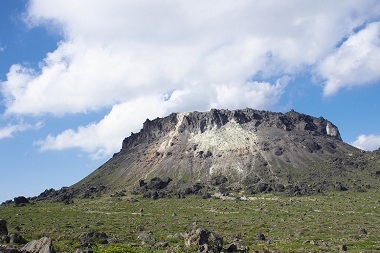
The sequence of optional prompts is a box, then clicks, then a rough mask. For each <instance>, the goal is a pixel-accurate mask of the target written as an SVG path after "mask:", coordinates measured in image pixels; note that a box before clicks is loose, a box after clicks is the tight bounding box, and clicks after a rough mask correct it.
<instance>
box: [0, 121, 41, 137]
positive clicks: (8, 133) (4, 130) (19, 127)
mask: <svg viewBox="0 0 380 253" xmlns="http://www.w3.org/2000/svg"><path fill="white" fill-rule="evenodd" d="M42 125H43V124H42V122H38V123H36V124H34V125H31V124H25V123H23V122H20V123H18V124H13V125H12V124H9V125H7V126H4V127H1V128H0V140H1V139H4V138H10V137H13V136H14V135H15V134H16V133H19V132H24V131H27V130H32V129H34V130H36V129H39V128H41V127H42Z"/></svg>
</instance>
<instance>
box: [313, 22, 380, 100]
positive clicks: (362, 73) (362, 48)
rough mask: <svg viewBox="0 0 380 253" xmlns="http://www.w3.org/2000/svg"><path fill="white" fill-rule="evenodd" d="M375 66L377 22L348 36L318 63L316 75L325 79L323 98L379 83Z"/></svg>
mask: <svg viewBox="0 0 380 253" xmlns="http://www.w3.org/2000/svg"><path fill="white" fill-rule="evenodd" d="M379 66H380V22H375V23H371V24H369V25H368V26H367V27H365V28H364V29H363V30H361V31H359V32H358V33H356V34H353V35H351V36H350V37H349V38H348V39H347V40H346V41H345V42H344V43H343V44H342V45H341V46H340V47H339V48H338V49H337V50H336V51H335V52H333V53H332V54H331V55H329V56H328V57H327V58H326V59H324V60H323V61H322V62H321V64H320V66H319V70H318V71H319V74H320V75H321V76H322V77H323V78H325V79H326V84H325V85H324V91H323V92H324V95H325V96H329V95H333V94H335V93H336V92H338V90H340V89H342V88H345V87H348V88H350V87H353V86H360V85H366V84H369V83H371V82H374V81H377V80H380V71H379Z"/></svg>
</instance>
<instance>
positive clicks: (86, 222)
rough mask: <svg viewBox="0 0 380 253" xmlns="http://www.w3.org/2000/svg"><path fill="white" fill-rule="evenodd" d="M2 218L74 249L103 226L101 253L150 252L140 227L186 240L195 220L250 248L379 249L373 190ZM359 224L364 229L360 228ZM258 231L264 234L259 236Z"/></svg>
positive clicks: (32, 208)
mask: <svg viewBox="0 0 380 253" xmlns="http://www.w3.org/2000/svg"><path fill="white" fill-rule="evenodd" d="M0 219H5V220H6V221H7V223H8V230H9V233H18V234H20V235H22V236H23V237H24V238H26V239H27V240H32V239H39V238H41V237H42V236H49V237H51V238H53V239H54V246H55V248H56V251H58V252H74V251H75V249H76V248H78V247H80V243H79V241H78V237H79V236H80V235H81V234H84V233H86V232H90V231H101V232H105V233H106V234H107V235H108V236H109V237H110V238H109V241H110V242H111V243H112V245H114V246H112V247H111V248H108V250H107V248H103V246H99V247H98V248H96V250H95V251H99V252H117V251H121V252H151V251H152V250H146V249H143V248H140V247H136V246H135V245H139V244H140V242H139V240H138V239H137V236H138V235H139V233H141V230H145V231H151V232H152V237H153V238H154V239H155V240H156V241H157V242H167V243H168V246H167V248H172V247H174V246H176V245H183V239H182V238H181V237H180V236H178V235H179V233H182V232H185V231H189V230H190V229H191V227H192V224H193V223H194V222H197V224H198V225H199V226H201V227H203V228H206V229H207V230H210V231H212V232H214V233H216V234H219V235H221V236H222V237H223V238H224V242H225V244H226V243H228V242H232V241H233V238H235V237H240V238H242V240H243V242H242V244H243V245H245V246H249V248H250V249H251V251H253V250H264V249H266V250H269V251H271V252H276V251H279V252H339V247H341V246H342V245H346V246H347V248H348V252H380V233H379V232H380V230H379V229H380V192H379V191H377V190H369V191H367V192H361V193H360V192H351V191H346V192H335V193H328V194H325V195H318V196H305V197H284V196H276V195H270V194H266V195H256V198H255V199H253V200H249V201H233V200H225V201H224V200H220V199H208V200H204V199H200V198H198V197H197V196H190V197H187V198H184V199H159V200H151V199H143V198H139V197H127V196H126V197H120V198H116V197H112V198H111V197H108V196H104V197H101V198H94V199H74V204H70V205H64V204H62V203H49V202H38V203H35V204H32V205H27V206H24V207H15V206H13V205H7V206H0ZM359 226H360V227H362V228H364V229H365V230H366V231H367V233H366V234H362V233H359V232H358V227H359ZM258 233H262V234H264V235H265V237H266V240H265V241H263V240H259V239H257V238H256V235H257V234H258ZM115 245H116V247H115ZM130 245H134V247H133V248H131V246H130ZM128 249H129V250H130V251H129V250H128ZM132 249H133V250H132ZM165 251H166V249H165V250H162V252H165Z"/></svg>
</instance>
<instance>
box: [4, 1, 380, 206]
mask: <svg viewBox="0 0 380 253" xmlns="http://www.w3.org/2000/svg"><path fill="white" fill-rule="evenodd" d="M379 97H380V1H378V0H346V1H331V0H320V1H314V0H288V1H280V0H265V1H264V0H236V1H230V0H193V1H184V0H157V1H148V0H138V1H137V0H133V1H131V0H108V1H104V0H69V1H68V0H0V173H1V184H0V202H2V201H5V200H7V199H13V198H14V197H16V196H21V195H22V196H36V195H38V194H39V193H41V192H43V191H44V190H45V189H50V188H54V189H60V188H61V187H63V186H70V185H72V184H74V183H76V182H78V181H79V180H80V179H82V178H83V177H85V176H86V175H88V174H89V173H91V172H92V171H94V170H95V169H96V168H98V167H99V166H100V165H101V164H103V163H104V162H105V161H107V160H108V159H109V158H111V157H112V155H113V153H115V152H118V151H119V150H120V148H121V143H122V141H123V139H124V138H125V137H128V136H129V135H130V133H131V132H135V133H136V132H138V131H139V130H140V129H141V128H142V124H143V122H144V121H145V120H146V119H147V118H149V119H154V118H157V117H164V116H166V115H168V114H170V113H172V112H184V111H207V110H210V109H211V108H220V109H243V108H246V107H249V108H254V109H260V110H270V111H276V112H287V111H289V110H291V109H294V110H296V111H298V112H301V113H305V114H309V115H312V116H315V117H320V116H322V117H324V118H326V119H328V120H330V121H331V122H332V123H333V124H335V125H337V126H338V128H339V131H340V133H341V136H342V138H343V140H344V141H345V142H347V143H349V144H351V145H353V146H356V147H358V148H361V149H363V150H368V151H371V150H375V149H378V148H379V147H380V127H379V126H380V117H379V116H380V113H379V109H380V100H379Z"/></svg>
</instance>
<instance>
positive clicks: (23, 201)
mask: <svg viewBox="0 0 380 253" xmlns="http://www.w3.org/2000/svg"><path fill="white" fill-rule="evenodd" d="M13 201H14V202H15V205H16V206H22V205H25V204H29V200H28V199H27V198H25V197H24V196H19V197H16V198H14V200H13Z"/></svg>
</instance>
